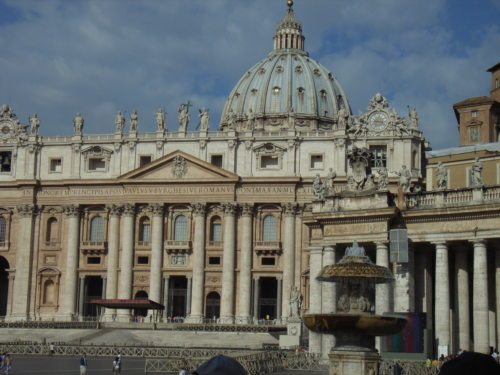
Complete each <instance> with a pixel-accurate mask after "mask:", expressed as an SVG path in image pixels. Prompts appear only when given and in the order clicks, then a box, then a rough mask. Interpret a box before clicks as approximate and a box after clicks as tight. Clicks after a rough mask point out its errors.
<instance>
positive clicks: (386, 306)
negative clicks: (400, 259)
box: [375, 242, 390, 315]
mask: <svg viewBox="0 0 500 375" xmlns="http://www.w3.org/2000/svg"><path fill="white" fill-rule="evenodd" d="M376 246H377V255H376V257H377V260H376V263H377V266H382V267H386V268H389V250H388V248H387V243H385V242H377V243H376ZM389 295H390V284H388V283H387V284H377V285H376V286H375V314H380V315H381V314H383V313H385V312H389V311H390V299H389Z"/></svg>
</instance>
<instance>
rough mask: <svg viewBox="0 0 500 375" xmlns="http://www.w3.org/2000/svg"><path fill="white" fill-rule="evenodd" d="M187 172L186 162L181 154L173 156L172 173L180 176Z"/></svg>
mask: <svg viewBox="0 0 500 375" xmlns="http://www.w3.org/2000/svg"><path fill="white" fill-rule="evenodd" d="M186 173H187V162H186V159H184V158H183V157H182V156H180V155H178V156H176V157H175V158H174V163H173V165H172V174H173V175H174V177H176V178H182V177H184V176H185V175H186Z"/></svg>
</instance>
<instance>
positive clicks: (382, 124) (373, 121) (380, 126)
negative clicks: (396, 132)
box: [368, 112, 389, 131]
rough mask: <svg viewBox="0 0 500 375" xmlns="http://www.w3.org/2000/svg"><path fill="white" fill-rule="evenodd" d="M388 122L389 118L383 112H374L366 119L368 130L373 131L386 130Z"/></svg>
mask: <svg viewBox="0 0 500 375" xmlns="http://www.w3.org/2000/svg"><path fill="white" fill-rule="evenodd" d="M388 122H389V117H388V116H387V114H386V113H385V112H374V113H372V114H371V115H370V117H369V118H368V124H369V126H370V129H372V130H374V131H382V130H384V129H385V128H386V126H387V124H388Z"/></svg>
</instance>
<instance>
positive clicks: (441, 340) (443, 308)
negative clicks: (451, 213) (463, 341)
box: [434, 242, 450, 353]
mask: <svg viewBox="0 0 500 375" xmlns="http://www.w3.org/2000/svg"><path fill="white" fill-rule="evenodd" d="M434 245H435V246H436V277H435V279H436V284H435V285H436V293H435V294H436V305H435V307H434V309H435V316H436V321H435V325H436V339H437V343H438V345H440V346H443V345H444V346H446V347H447V348H448V353H449V347H450V284H449V283H450V280H449V271H448V246H447V244H446V243H445V242H437V243H435V244H434Z"/></svg>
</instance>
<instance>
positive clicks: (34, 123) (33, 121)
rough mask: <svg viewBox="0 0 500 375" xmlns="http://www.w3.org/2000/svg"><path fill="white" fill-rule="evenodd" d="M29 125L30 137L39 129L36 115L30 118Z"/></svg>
mask: <svg viewBox="0 0 500 375" xmlns="http://www.w3.org/2000/svg"><path fill="white" fill-rule="evenodd" d="M30 125H31V135H37V134H38V128H39V127H40V120H39V119H38V115H37V114H36V113H35V114H34V115H33V116H30Z"/></svg>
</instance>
